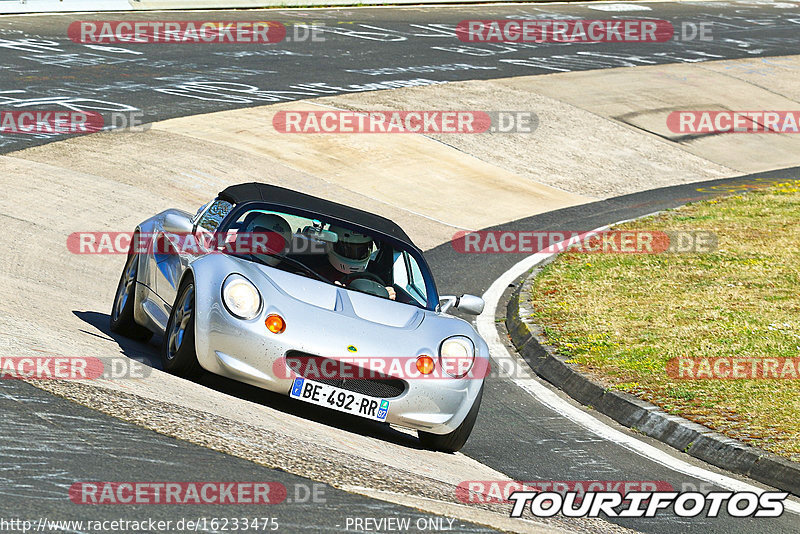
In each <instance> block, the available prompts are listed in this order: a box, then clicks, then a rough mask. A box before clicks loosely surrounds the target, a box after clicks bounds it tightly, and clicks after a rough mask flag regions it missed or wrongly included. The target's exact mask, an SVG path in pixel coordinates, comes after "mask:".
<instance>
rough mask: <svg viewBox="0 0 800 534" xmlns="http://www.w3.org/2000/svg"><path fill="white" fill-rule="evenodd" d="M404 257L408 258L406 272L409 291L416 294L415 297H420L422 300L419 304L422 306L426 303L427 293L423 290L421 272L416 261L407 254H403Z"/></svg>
mask: <svg viewBox="0 0 800 534" xmlns="http://www.w3.org/2000/svg"><path fill="white" fill-rule="evenodd" d="M405 256H406V258H408V270H409V273H410V275H411V280H410V284H409V291H411V292H412V293H416V295H415V296H418V297H420V298H421V299H422V300H421V302H422V303H423V304H424V303H425V302H427V301H428V292H427V291H426V290H425V279H424V278H423V277H422V270H421V269H420V268H419V264H418V263H417V260H415V259H414V258H413V257H412V256H409V255H408V254H405Z"/></svg>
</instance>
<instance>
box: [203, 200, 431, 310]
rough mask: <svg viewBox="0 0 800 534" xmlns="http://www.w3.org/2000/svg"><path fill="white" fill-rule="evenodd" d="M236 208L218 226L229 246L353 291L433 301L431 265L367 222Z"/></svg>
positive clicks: (424, 304)
mask: <svg viewBox="0 0 800 534" xmlns="http://www.w3.org/2000/svg"><path fill="white" fill-rule="evenodd" d="M237 211H238V210H234V212H233V213H232V214H231V215H232V217H230V218H228V219H227V220H226V221H225V222H224V223H223V224H222V225H220V227H219V228H218V234H217V237H216V243H217V247H218V248H220V249H221V250H223V251H224V252H227V253H229V254H232V255H235V256H238V257H241V258H245V259H247V260H250V261H255V262H258V263H261V264H264V265H268V266H270V267H274V268H276V269H281V270H284V271H288V272H292V273H295V274H298V275H302V276H307V277H309V278H314V279H316V280H320V281H323V282H326V283H329V284H333V285H338V286H342V287H345V288H347V289H350V290H353V291H359V292H362V293H368V294H370V295H374V296H377V297H382V298H385V299H391V300H396V301H397V302H403V303H406V304H411V305H414V306H418V307H421V308H429V307H430V306H429V304H430V301H431V300H433V299H429V298H428V297H429V295H431V294H432V290H431V288H430V286H429V284H430V282H429V281H430V279H431V277H430V275H427V276H426V274H427V270H426V269H427V267H426V266H425V265H424V263H423V264H421V263H420V262H419V261H418V260H417V258H416V257H415V254H413V253H412V251H411V250H409V249H405V248H403V247H402V246H401V244H395V243H394V242H389V241H388V240H386V239H385V238H382V237H380V235H376V234H375V233H374V232H370V231H369V230H367V229H364V228H359V227H357V226H349V225H348V226H345V225H343V224H341V223H338V222H332V221H327V220H325V219H324V218H311V217H306V216H302V215H297V214H294V213H289V212H288V211H287V210H286V209H285V208H284V209H282V210H280V211H276V210H275V209H269V208H266V207H260V206H259V207H252V208H250V209H245V210H242V211H241V212H238V213H237ZM423 273H425V274H423Z"/></svg>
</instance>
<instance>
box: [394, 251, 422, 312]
mask: <svg viewBox="0 0 800 534" xmlns="http://www.w3.org/2000/svg"><path fill="white" fill-rule="evenodd" d="M392 278H393V281H394V283H395V285H397V286H400V287H402V288H403V289H404V290H405V291H406V293H408V294H409V295H410V296H411V297H412V298H413V299H414V300H416V301H417V302H419V303H420V304H422V305H423V306H424V305H425V303H426V302H427V300H428V296H427V291H426V290H425V279H424V278H423V277H422V270H421V269H420V267H419V264H418V263H417V260H415V259H414V258H413V257H411V256H410V255H409V254H408V253H406V252H402V253H395V257H394V265H393V266H392Z"/></svg>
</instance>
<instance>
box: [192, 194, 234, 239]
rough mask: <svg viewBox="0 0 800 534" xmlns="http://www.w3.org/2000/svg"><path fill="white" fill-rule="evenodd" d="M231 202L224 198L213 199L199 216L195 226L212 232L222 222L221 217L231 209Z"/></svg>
mask: <svg viewBox="0 0 800 534" xmlns="http://www.w3.org/2000/svg"><path fill="white" fill-rule="evenodd" d="M232 207H233V204H231V203H230V202H227V201H225V200H219V199H217V200H215V201H214V202H212V203H211V205H210V206H209V207H208V209H207V210H206V211H205V213H203V214H202V215H201V216H200V220H198V221H197V227H198V228H201V229H203V230H205V231H206V232H209V233H211V232H213V231H214V230H216V229H217V227H218V226H219V223H221V222H222V219H224V218H225V216H226V215H228V213H229V212H230V211H231V208H232Z"/></svg>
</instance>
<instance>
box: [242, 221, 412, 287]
mask: <svg viewBox="0 0 800 534" xmlns="http://www.w3.org/2000/svg"><path fill="white" fill-rule="evenodd" d="M329 230H330V231H331V232H333V233H335V234H336V236H337V238H338V239H337V241H336V243H333V245H332V246H330V247H328V265H322V266H319V267H316V268H315V270H316V271H317V272H318V273H319V274H321V275H322V276H324V277H325V278H327V279H328V280H330V281H331V282H333V283H335V284H337V285H344V283H343V280H344V279H345V277H347V276H348V275H351V274H355V273H362V272H364V271H365V270H366V268H367V263H369V258H370V254H372V246H373V242H372V238H371V237H370V236H368V235H364V234H360V233H358V232H354V231H352V230H350V229H347V228H343V227H341V226H334V225H331V227H330V228H329ZM245 233H248V234H250V235H251V236H252V235H253V234H267V236H268V237H267V243H266V249H265V250H264V252H265V253H261V252H260V251H259V252H256V251H255V250H254V251H253V255H254V256H256V257H258V258H259V259H260V260H261V261H263V262H264V263H266V264H267V265H270V266H272V267H275V266H277V265H278V264H279V263H280V262H281V259H280V256H279V254H281V253H283V252H285V251H286V249H287V248H288V247H289V245H290V244H291V242H292V228H291V226H289V223H288V222H286V219H284V218H283V217H281V216H280V215H276V214H274V213H259V214H258V215H256V216H255V217H253V218H252V219H250V220H249V221H247V224H246V225H245ZM367 274H369V273H367ZM351 278H352V282H350V283H349V284H348V285H350V284H353V285H355V289H361V290H363V291H366V292H368V293H374V294H377V293H378V292H376V291H375V289H378V291H379V292H380V293H383V291H382V290H380V288H376V285H377V282H375V281H374V280H371V277H368V276H365V277H364V280H366V281H360V280H359V279H357V277H355V276H354V277H351ZM376 278H377V277H376ZM359 284H360V285H362V286H364V287H358V286H359ZM370 286H371V287H370ZM380 286H382V287H383V289H385V291H386V293H388V295H385V294H381V295H380V296H386V297H388V298H390V299H392V300H395V299H396V297H397V293H396V291H395V289H394V288H393V287H392V286H383V284H382V283H381V284H380Z"/></svg>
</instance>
